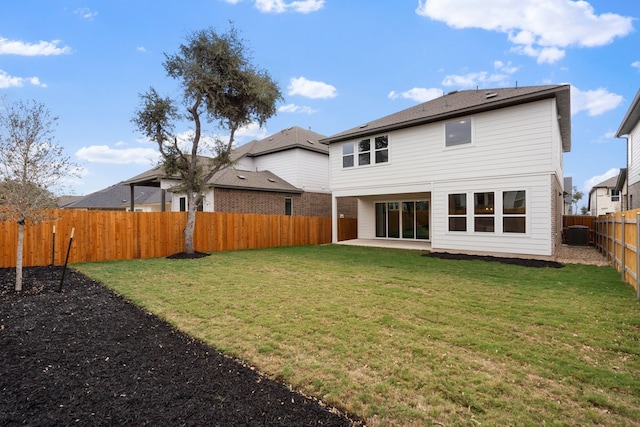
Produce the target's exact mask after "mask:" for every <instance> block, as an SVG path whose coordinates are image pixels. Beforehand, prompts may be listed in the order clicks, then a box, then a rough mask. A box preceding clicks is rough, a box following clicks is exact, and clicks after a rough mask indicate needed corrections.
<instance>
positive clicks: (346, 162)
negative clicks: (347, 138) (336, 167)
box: [342, 142, 353, 168]
mask: <svg viewBox="0 0 640 427" xmlns="http://www.w3.org/2000/svg"><path fill="white" fill-rule="evenodd" d="M342 167H343V168H350V167H353V143H351V142H347V143H346V144H343V145H342Z"/></svg>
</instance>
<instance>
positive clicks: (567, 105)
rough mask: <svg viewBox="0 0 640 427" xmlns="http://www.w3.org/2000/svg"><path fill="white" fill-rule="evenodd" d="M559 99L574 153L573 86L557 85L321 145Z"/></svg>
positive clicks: (567, 146)
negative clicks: (572, 125)
mask: <svg viewBox="0 0 640 427" xmlns="http://www.w3.org/2000/svg"><path fill="white" fill-rule="evenodd" d="M553 97H555V98H556V99H557V100H558V102H557V108H558V115H559V120H560V133H561V135H562V148H563V150H564V151H565V152H568V151H571V101H570V86H569V85H562V86H556V87H553V88H550V89H546V90H543V91H540V92H536V93H533V94H525V95H520V96H514V97H510V98H507V99H500V100H496V101H494V102H491V103H486V104H481V105H474V106H470V107H466V108H461V109H457V110H453V111H447V112H444V113H439V114H434V115H431V116H427V117H421V118H417V119H413V120H407V121H403V122H398V123H394V124H391V125H386V126H380V127H376V128H372V129H363V130H362V131H356V132H353V133H350V134H346V135H342V136H338V137H336V138H333V137H328V138H324V139H321V140H320V141H319V142H320V143H321V144H325V145H330V144H332V143H335V142H343V141H348V140H351V139H355V138H361V137H366V136H371V135H375V134H379V133H384V132H391V131H394V130H398V129H405V128H409V127H414V126H420V125H424V124H429V123H434V122H440V121H443V120H447V119H452V118H456V117H460V116H466V115H469V114H475V113H483V112H486V111H492V110H497V109H500V108H506V107H511V106H514V105H520V104H526V103H529V102H535V101H540V100H543V99H549V98H553Z"/></svg>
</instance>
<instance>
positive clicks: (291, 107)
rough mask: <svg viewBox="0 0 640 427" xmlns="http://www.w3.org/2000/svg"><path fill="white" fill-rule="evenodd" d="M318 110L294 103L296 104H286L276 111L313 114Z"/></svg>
mask: <svg viewBox="0 0 640 427" xmlns="http://www.w3.org/2000/svg"><path fill="white" fill-rule="evenodd" d="M317 111H318V110H315V109H313V108H311V107H307V106H302V105H296V104H287V105H283V106H282V107H279V108H278V112H280V113H303V114H313V113H316V112H317Z"/></svg>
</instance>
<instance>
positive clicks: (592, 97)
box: [571, 86, 623, 116]
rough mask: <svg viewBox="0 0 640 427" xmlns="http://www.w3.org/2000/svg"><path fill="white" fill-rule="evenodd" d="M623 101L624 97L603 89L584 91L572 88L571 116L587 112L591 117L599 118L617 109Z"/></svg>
mask: <svg viewBox="0 0 640 427" xmlns="http://www.w3.org/2000/svg"><path fill="white" fill-rule="evenodd" d="M622 101H623V97H622V95H618V94H616V93H611V92H609V91H608V90H606V89H603V88H598V89H595V90H586V91H582V90H580V89H578V88H577V87H575V86H571V115H574V114H577V113H579V112H581V111H586V112H587V114H588V115H589V116H599V115H600V114H604V113H606V112H607V111H611V110H613V109H615V108H617V107H618V106H619V105H620V104H621V103H622Z"/></svg>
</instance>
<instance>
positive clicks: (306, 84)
mask: <svg viewBox="0 0 640 427" xmlns="http://www.w3.org/2000/svg"><path fill="white" fill-rule="evenodd" d="M288 91H289V92H288V94H289V95H301V96H305V97H307V98H312V99H327V98H335V97H336V95H337V93H336V92H337V91H336V88H335V87H334V86H331V85H330V84H327V83H323V82H316V81H313V80H308V79H306V78H304V77H294V78H292V79H291V80H290V82H289V87H288Z"/></svg>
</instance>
